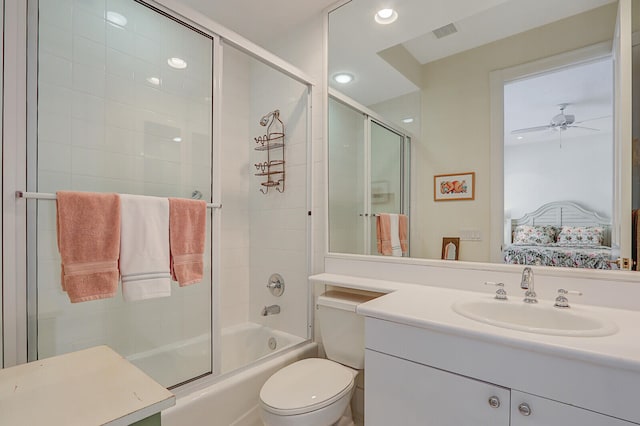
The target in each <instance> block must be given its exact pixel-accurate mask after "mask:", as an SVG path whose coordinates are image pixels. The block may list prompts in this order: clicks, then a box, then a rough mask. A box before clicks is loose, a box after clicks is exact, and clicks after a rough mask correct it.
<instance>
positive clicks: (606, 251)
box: [502, 244, 611, 269]
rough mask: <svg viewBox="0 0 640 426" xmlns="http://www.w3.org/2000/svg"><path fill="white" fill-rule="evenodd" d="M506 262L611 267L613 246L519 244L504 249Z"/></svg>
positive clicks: (576, 266) (575, 266)
mask: <svg viewBox="0 0 640 426" xmlns="http://www.w3.org/2000/svg"><path fill="white" fill-rule="evenodd" d="M502 254H503V257H504V262H505V263H510V264H515V265H542V266H564V267H569V268H590V269H611V264H610V263H609V261H610V259H611V247H604V246H588V247H585V246H566V245H559V244H549V245H544V246H540V245H519V244H512V245H510V246H508V247H507V248H506V249H505V250H504V251H503V253H502Z"/></svg>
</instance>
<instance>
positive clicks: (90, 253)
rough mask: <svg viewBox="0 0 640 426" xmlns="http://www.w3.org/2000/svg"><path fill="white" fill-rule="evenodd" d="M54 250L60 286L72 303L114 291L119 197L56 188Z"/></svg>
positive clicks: (118, 227)
mask: <svg viewBox="0 0 640 426" xmlns="http://www.w3.org/2000/svg"><path fill="white" fill-rule="evenodd" d="M56 195H57V202H56V206H57V213H56V222H57V231H58V250H59V251H60V257H61V258H62V274H61V275H62V276H61V281H62V289H63V290H64V291H66V292H67V295H68V296H69V299H70V300H71V302H72V303H76V302H85V301H88V300H97V299H106V298H109V297H113V296H115V294H116V292H117V290H118V277H119V272H118V257H119V255H120V197H119V196H118V195H117V194H96V193H92V192H70V191H59V192H57V193H56Z"/></svg>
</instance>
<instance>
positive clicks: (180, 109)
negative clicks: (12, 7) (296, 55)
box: [37, 0, 248, 385]
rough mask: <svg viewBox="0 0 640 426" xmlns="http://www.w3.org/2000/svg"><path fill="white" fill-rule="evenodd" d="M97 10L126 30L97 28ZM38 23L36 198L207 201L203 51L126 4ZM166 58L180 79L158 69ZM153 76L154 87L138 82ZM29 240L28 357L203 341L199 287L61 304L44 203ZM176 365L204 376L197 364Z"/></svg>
mask: <svg viewBox="0 0 640 426" xmlns="http://www.w3.org/2000/svg"><path fill="white" fill-rule="evenodd" d="M106 11H116V12H118V13H120V14H122V15H123V16H125V17H126V18H127V24H126V25H125V26H124V27H118V26H115V25H113V24H111V23H108V22H106V21H105V16H106ZM39 16H40V25H39V64H38V65H39V84H38V145H37V155H38V181H37V189H38V191H41V192H55V191H57V190H64V189H67V190H69V189H72V190H83V191H98V192H107V191H109V192H111V191H113V192H121V193H134V194H147V195H158V196H179V197H190V196H191V191H193V190H194V189H198V190H200V191H201V192H202V193H203V194H204V198H205V199H207V198H209V197H210V195H211V194H210V188H211V91H212V86H211V85H212V82H211V73H212V58H211V54H212V43H211V40H210V39H208V38H205V37H203V36H202V35H200V34H197V33H195V32H193V31H191V30H189V29H186V28H185V27H182V26H181V25H179V24H177V23H175V22H174V21H172V20H169V19H167V18H165V17H164V16H162V15H159V14H157V13H155V12H153V11H151V10H150V9H147V8H145V7H144V6H141V5H139V4H137V3H135V2H133V1H131V0H107V1H105V0H75V1H72V0H40V14H39ZM169 54H171V56H178V57H181V58H183V59H185V60H186V61H187V63H188V67H187V69H185V70H180V71H177V70H173V69H171V68H169V66H168V65H167V62H166V61H167V58H168V57H169V56H168V55H169ZM154 76H155V77H158V78H159V79H160V84H159V85H153V84H150V83H149V82H148V81H147V78H148V77H154ZM175 136H181V137H182V141H181V142H174V141H173V140H172V139H173V137H175ZM247 222H248V221H247ZM209 229H210V228H209ZM37 239H38V241H37V256H38V265H37V273H38V275H37V280H38V281H37V291H38V356H39V357H41V358H42V357H48V356H52V355H55V354H59V353H63V352H68V351H71V350H76V349H80V348H83V347H87V346H92V345H96V344H108V345H110V346H111V347H113V348H114V349H116V350H117V351H119V352H120V353H121V354H123V355H131V354H134V353H139V352H144V351H148V350H151V349H156V348H158V347H160V346H164V345H169V344H172V343H174V342H178V341H181V340H184V339H188V338H190V337H195V336H198V335H201V334H209V333H210V327H211V321H210V318H211V312H210V309H211V308H210V300H211V283H210V280H209V279H208V278H205V280H204V281H203V282H202V283H200V284H196V285H193V286H189V287H185V288H179V287H178V286H177V285H176V284H175V283H174V284H173V287H172V296H171V297H170V298H163V299H153V300H148V301H141V302H135V303H124V302H123V301H122V298H121V296H120V295H117V296H116V297H115V298H112V299H108V300H101V301H93V302H85V303H79V304H71V303H70V302H69V301H68V299H67V297H66V295H65V294H64V293H63V292H62V290H61V288H60V282H59V280H60V278H59V277H60V266H59V263H60V259H59V256H58V252H57V247H56V236H55V204H54V203H51V202H47V201H40V202H39V203H38V237H37ZM205 258H210V256H209V255H208V254H207V255H205ZM205 269H206V270H205V277H209V276H210V273H211V265H210V263H209V262H208V264H207V266H206V268H205ZM238 275H239V276H241V275H242V274H238ZM245 275H246V274H245ZM185 362H189V363H191V364H192V365H193V366H195V367H196V370H198V371H200V372H201V373H204V372H207V371H209V370H210V365H211V360H210V357H209V355H208V354H205V356H203V357H200V358H195V359H194V358H190V359H189V360H188V361H185ZM143 368H144V367H143ZM189 378H190V377H173V378H171V379H167V380H170V381H171V383H163V384H165V385H172V384H175V383H178V382H180V381H183V380H186V379H189Z"/></svg>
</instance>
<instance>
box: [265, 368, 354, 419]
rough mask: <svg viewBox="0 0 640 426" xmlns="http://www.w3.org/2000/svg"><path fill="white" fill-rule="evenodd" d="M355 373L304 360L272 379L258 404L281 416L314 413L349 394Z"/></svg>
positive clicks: (280, 371)
mask: <svg viewBox="0 0 640 426" xmlns="http://www.w3.org/2000/svg"><path fill="white" fill-rule="evenodd" d="M355 374H356V371H355V370H352V369H350V368H348V367H345V366H343V365H340V364H338V363H336V362H333V361H330V360H327V359H322V358H308V359H303V360H301V361H298V362H294V363H293V364H290V365H288V366H286V367H284V368H283V369H281V370H279V371H278V372H276V373H275V374H274V375H273V376H271V377H270V378H269V379H268V380H267V381H266V383H265V384H264V386H262V389H261V390H260V402H261V403H262V406H263V408H264V409H265V410H267V411H269V412H271V413H273V414H276V415H280V416H292V415H296V414H304V413H309V412H312V411H316V410H319V409H321V408H324V407H326V406H328V405H331V404H332V403H334V402H335V401H337V400H339V399H340V398H343V397H344V396H345V395H347V394H349V393H350V392H351V390H352V389H353V386H354V377H355Z"/></svg>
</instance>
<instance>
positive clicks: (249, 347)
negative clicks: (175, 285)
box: [162, 323, 318, 426]
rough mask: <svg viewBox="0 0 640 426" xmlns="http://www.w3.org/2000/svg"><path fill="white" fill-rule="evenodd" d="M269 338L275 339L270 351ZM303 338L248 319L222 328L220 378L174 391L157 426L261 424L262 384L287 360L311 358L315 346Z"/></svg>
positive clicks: (213, 378) (248, 425) (251, 425)
mask: <svg viewBox="0 0 640 426" xmlns="http://www.w3.org/2000/svg"><path fill="white" fill-rule="evenodd" d="M270 338H274V339H275V341H276V348H275V349H273V350H272V349H270V348H269V339H270ZM303 341H304V340H303V339H301V338H299V337H296V336H292V335H289V334H287V333H283V332H280V331H277V330H272V329H269V328H267V327H263V326H260V325H258V324H253V323H247V324H240V325H237V326H234V327H230V328H228V329H225V330H223V331H222V351H223V353H222V373H221V374H222V376H221V377H210V378H204V379H202V380H200V381H198V382H194V383H191V384H187V385H184V386H183V387H181V388H178V389H174V393H176V396H177V401H176V405H175V406H174V407H172V408H170V409H168V410H165V411H164V412H163V413H162V425H163V426H204V425H211V426H231V425H233V426H258V425H262V422H261V421H260V415H259V409H258V407H259V405H258V404H259V393H260V388H261V387H262V385H263V384H264V382H265V381H266V380H267V379H268V378H269V377H270V376H271V375H272V374H273V373H275V372H276V371H278V370H279V369H281V368H282V367H284V366H286V365H288V364H291V363H292V362H295V361H297V360H300V359H304V358H309V357H314V356H317V353H318V347H317V344H315V343H311V342H308V343H306V344H301V343H302V342H303ZM251 363H254V364H251ZM246 365H248V367H244V366H246ZM238 367H240V369H238V370H236V368H238ZM234 370H236V371H234Z"/></svg>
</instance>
